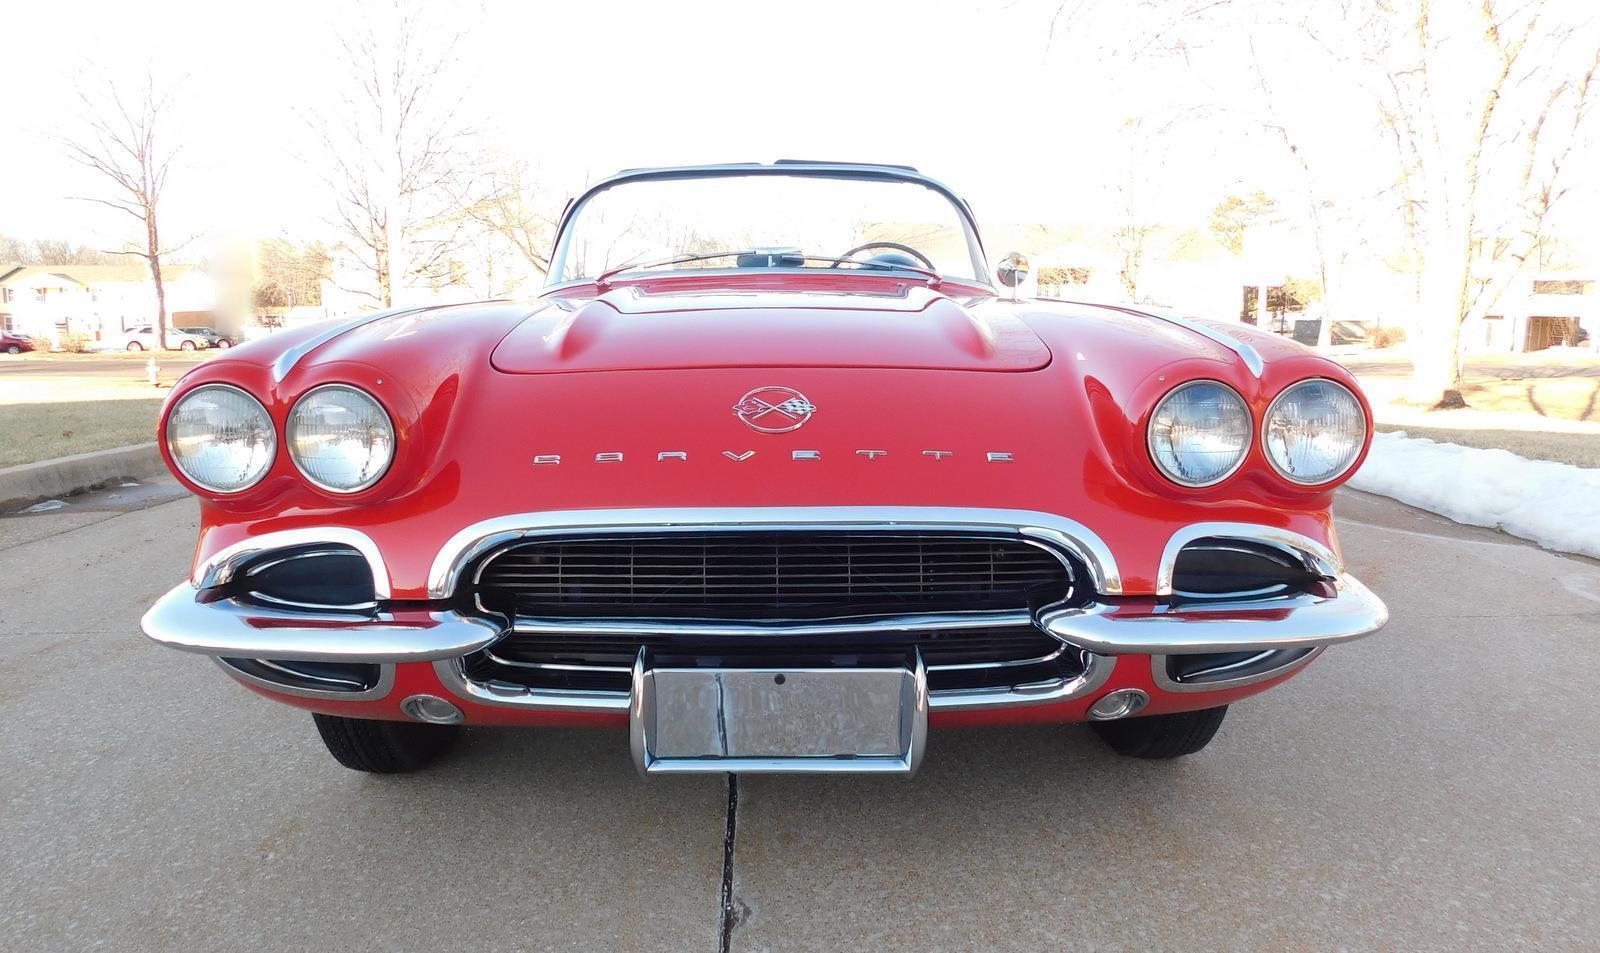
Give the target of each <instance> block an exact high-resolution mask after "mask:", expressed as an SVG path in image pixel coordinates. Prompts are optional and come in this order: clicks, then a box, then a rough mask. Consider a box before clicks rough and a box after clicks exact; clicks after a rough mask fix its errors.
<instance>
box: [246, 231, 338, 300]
mask: <svg viewBox="0 0 1600 953" xmlns="http://www.w3.org/2000/svg"><path fill="white" fill-rule="evenodd" d="M254 265H255V267H254V271H255V275H254V281H253V282H252V283H251V286H250V297H251V299H252V303H253V304H254V305H255V306H256V307H261V308H293V307H296V306H298V305H316V304H321V303H322V286H321V283H322V279H323V278H326V277H327V276H328V272H329V268H328V265H329V256H328V253H327V251H326V250H325V249H324V248H323V247H322V245H321V244H320V243H315V242H314V243H312V244H310V245H305V246H297V245H295V244H293V243H291V242H287V241H284V240H282V239H271V240H268V241H263V242H258V243H257V244H256V248H255V262H254Z"/></svg>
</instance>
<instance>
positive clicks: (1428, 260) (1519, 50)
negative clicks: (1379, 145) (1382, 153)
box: [1380, 0, 1600, 406]
mask: <svg viewBox="0 0 1600 953" xmlns="http://www.w3.org/2000/svg"><path fill="white" fill-rule="evenodd" d="M1464 7H1465V9H1463V8H1464ZM1385 12H1388V13H1389V16H1390V17H1393V18H1396V19H1398V18H1399V17H1400V15H1401V13H1402V11H1385ZM1403 12H1404V13H1405V14H1406V16H1405V19H1403V20H1400V21H1399V23H1397V24H1396V23H1393V21H1390V22H1385V23H1381V26H1387V27H1392V29H1390V30H1386V31H1384V33H1386V34H1387V35H1388V36H1389V37H1391V38H1392V39H1393V40H1394V41H1395V43H1394V49H1395V50H1396V51H1397V53H1398V55H1399V59H1398V60H1397V61H1396V60H1392V59H1391V60H1390V61H1388V62H1386V63H1385V64H1384V69H1385V79H1386V80H1387V83H1388V93H1389V95H1388V96H1387V97H1384V98H1383V99H1382V100H1381V101H1380V103H1381V109H1382V113H1381V115H1382V119H1383V124H1384V127H1385V128H1386V130H1387V131H1388V132H1389V133H1390V135H1391V136H1392V139H1393V142H1394V144H1395V146H1396V151H1397V153H1398V156H1399V157H1400V165H1399V167H1400V178H1399V181H1400V186H1401V190H1402V194H1403V199H1404V202H1405V206H1404V207H1405V210H1406V222H1407V225H1408V226H1409V228H1410V230H1411V232H1412V234H1413V239H1414V242H1413V244H1414V247H1415V249H1416V251H1417V254H1418V256H1419V257H1418V293H1419V294H1418V297H1419V303H1420V305H1421V312H1422V322H1423V323H1422V326H1421V328H1420V329H1419V330H1420V331H1421V334H1420V338H1421V340H1420V341H1419V345H1420V347H1419V350H1418V351H1417V354H1416V373H1415V378H1414V380H1413V398H1414V399H1417V400H1419V401H1422V402H1426V403H1429V404H1436V405H1442V406H1452V405H1459V404H1460V403H1462V399H1461V393H1460V390H1459V387H1460V381H1461V356H1460V341H1461V326H1462V324H1463V323H1464V322H1465V321H1466V320H1467V319H1468V318H1469V317H1470V316H1472V315H1474V314H1476V313H1481V311H1482V310H1483V309H1485V308H1487V307H1489V306H1492V304H1493V303H1494V301H1495V299H1496V298H1498V296H1499V295H1500V293H1501V292H1502V291H1503V289H1504V287H1505V284H1506V283H1507V282H1508V281H1509V280H1510V279H1511V278H1512V277H1513V276H1515V274H1516V273H1517V272H1519V271H1520V270H1521V269H1522V268H1523V267H1524V265H1525V264H1526V263H1527V262H1528V261H1529V260H1530V258H1532V257H1534V256H1535V255H1536V253H1537V251H1538V249H1539V246H1540V244H1541V241H1542V239H1543V238H1544V237H1545V235H1546V232H1547V223H1548V219H1549V216H1550V213H1551V212H1552V210H1553V209H1554V207H1555V205H1556V204H1557V202H1559V200H1560V198H1561V197H1562V196H1563V195H1564V194H1565V192H1566V189H1567V184H1566V180H1567V178H1568V177H1569V175H1570V169H1569V163H1568V159H1569V158H1570V155H1571V152H1572V150H1573V148H1574V146H1575V145H1576V143H1577V142H1578V139H1579V135H1578V134H1579V130H1580V127H1581V126H1582V124H1583V122H1584V120H1585V118H1586V117H1587V114H1588V112H1589V109H1590V107H1591V105H1592V104H1591V90H1592V89H1593V87H1594V80H1595V77H1596V72H1597V71H1600V35H1597V34H1596V31H1595V29H1594V20H1593V19H1592V18H1591V19H1590V20H1589V21H1588V22H1587V23H1583V22H1571V21H1563V20H1562V18H1561V17H1562V14H1563V13H1565V12H1568V10H1567V9H1565V8H1562V7H1561V6H1560V5H1556V4H1549V3H1547V2H1545V0H1521V2H1518V3H1510V2H1495V0H1482V2H1481V4H1476V5H1471V6H1468V4H1467V2H1466V0H1446V2H1434V0H1414V4H1413V5H1412V7H1411V8H1410V9H1408V10H1405V11H1403ZM1574 50H1578V51H1583V52H1584V53H1586V54H1589V55H1587V56H1586V57H1585V58H1583V59H1577V58H1575V57H1574V56H1573V55H1572V54H1573V52H1574ZM1590 51H1592V53H1591V52H1590ZM1463 106H1465V107H1466V108H1465V109H1463Z"/></svg>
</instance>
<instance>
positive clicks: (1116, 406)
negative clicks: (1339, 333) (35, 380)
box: [143, 162, 1387, 775]
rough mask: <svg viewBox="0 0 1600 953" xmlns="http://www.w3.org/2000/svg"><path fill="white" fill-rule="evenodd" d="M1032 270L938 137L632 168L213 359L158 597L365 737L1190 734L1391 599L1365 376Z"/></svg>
mask: <svg viewBox="0 0 1600 953" xmlns="http://www.w3.org/2000/svg"><path fill="white" fill-rule="evenodd" d="M897 223H903V224H897ZM657 227H659V228H657ZM691 242H692V244H690V243H691ZM1026 271H1027V263H1026V260H1025V259H1023V258H1022V257H1021V256H1018V255H1010V256H1007V257H1006V258H1005V259H1004V260H1003V261H1002V262H1001V263H1000V265H999V267H998V269H997V270H995V271H991V270H990V266H989V264H988V263H987V261H986V259H985V254H984V249H983V246H982V244H981V243H980V242H979V239H978V231H977V226H976V223H975V222H974V220H973V217H972V213H971V211H970V209H969V208H968V206H967V204H966V203H965V202H963V201H962V200H961V199H959V198H958V197H957V196H956V195H955V194H954V193H953V192H951V191H950V190H949V189H948V188H947V187H946V186H944V185H941V184H940V183H938V182H936V181H934V180H932V179H929V178H927V177H925V176H923V175H921V174H919V173H918V172H916V171H914V170H911V169H908V168H903V167H894V166H874V165H853V164H832V163H794V162H782V163H776V164H773V165H728V166H707V167H692V168H679V169H660V170H643V171H630V172H625V173H622V174H620V175H617V176H614V177H612V178H609V179H605V180H603V181H601V182H599V183H597V184H595V185H593V186H591V187H590V188H589V189H588V190H587V191H586V192H584V193H583V194H582V195H581V196H579V197H578V198H577V199H576V200H575V201H574V202H573V203H572V204H571V205H569V206H568V208H567V211H566V212H565V213H564V214H563V216H562V217H561V219H560V221H559V223H558V226H557V231H556V239H555V244H554V248H553V258H552V265H551V268H550V283H549V284H548V285H547V286H546V288H545V289H544V291H543V293H542V294H541V295H540V296H539V297H538V298H536V299H534V300H533V301H531V302H523V303H516V302H485V303H482V304H475V305H451V306H437V307H428V308H418V307H411V308H402V309H399V310H391V311H384V312H380V313H377V314H372V315H368V316H365V317H361V318H358V319H355V320H352V321H349V322H347V323H342V324H338V325H334V326H331V327H329V326H326V325H320V326H312V327H306V328H301V329H295V330H286V331H283V332H281V333H279V334H277V335H274V336H273V337H272V338H270V339H267V340H264V341H261V342H258V343H257V344H256V345H255V346H253V347H252V348H251V349H250V351H249V352H248V353H244V352H241V356H239V357H238V358H235V359H231V360H228V361H218V362H214V363H212V364H208V365H202V366H201V367H199V368H196V369H195V370H193V371H191V372H190V373H189V374H188V375H186V376H185V377H184V378H183V380H182V381H181V382H180V383H179V384H178V385H177V386H176V388H175V389H174V391H173V395H172V397H171V399H170V400H169V402H168V404H167V407H166V409H165V411H164V413H163V417H162V420H161V423H160V445H161V447H162V451H163V453H164V454H165V456H166V459H167V462H168V464H169V465H170V467H171V468H172V470H173V472H174V473H176V474H177V476H178V478H179V479H180V480H181V481H182V482H183V483H184V484H185V485H186V486H187V487H188V488H189V489H190V490H192V491H193V492H194V493H196V494H198V495H199V496H200V497H202V499H203V500H204V501H205V502H204V504H203V505H202V506H201V508H200V517H201V527H200V542H199V546H198V550H197V552H196V554H195V558H194V562H193V564H192V566H191V567H190V573H189V577H188V578H187V579H186V580H185V581H184V582H182V583H180V584H179V585H178V586H177V587H176V588H174V589H173V590H172V591H170V592H169V593H168V594H166V595H165V596H164V597H162V598H161V599H160V601H159V602H157V603H156V604H155V605H154V606H153V607H152V608H151V609H150V611H149V612H148V613H147V614H146V615H145V617H144V620H143V627H144V631H145V632H146V633H147V634H148V635H149V636H150V637H151V638H153V639H155V640H156V641H158V642H161V643H164V644H166V645H169V646H172V647H175V648H179V649H183V650H186V651H191V652H198V653H201V654H204V655H209V656H212V657H213V658H215V659H216V660H217V661H218V662H219V663H220V664H221V666H222V668H223V670H224V671H225V672H227V673H228V674H229V675H231V676H232V677H233V678H235V679H236V680H238V681H239V682H242V683H243V684H244V685H246V686H247V687H249V688H250V689H251V690H253V691H255V692H257V693H258V694H261V695H264V696H266V697H268V698H272V699H275V700H277V701H280V702H284V703H286V704H289V705H294V706H298V707H300V708H303V709H308V710H309V711H311V712H312V713H313V718H314V722H315V725H316V727H317V730H318V732H319V733H320V735H321V738H322V740H323V742H324V743H325V744H326V746H327V748H328V750H329V752H331V754H332V755H333V757H334V758H336V759H337V760H338V761H339V762H340V763H342V764H344V765H346V766H347V767H350V768H355V769H359V770H363V771H378V772H388V771H403V770H409V769H413V768H417V767H419V766H421V765H423V764H426V763H428V762H429V761H431V760H432V759H433V758H435V757H436V756H437V755H438V754H439V753H440V752H441V751H443V750H444V749H445V748H446V747H447V746H448V745H450V744H451V743H452V742H454V741H455V740H456V739H457V738H458V736H459V734H460V730H461V726H463V725H523V726H541V725H570V724H587V725H600V726H615V727H617V728H626V729H627V730H628V731H629V737H630V741H631V749H632V756H633V760H634V762H635V765H636V766H637V768H638V770H639V771H640V772H642V773H644V774H649V775H653V774H658V773H672V772H687V773H698V772H708V771H709V772H725V771H739V772H871V773H888V774H909V773H911V772H913V771H915V770H916V768H917V766H918V764H919V762H920V760H921V759H922V757H923V753H924V751H925V750H926V749H927V748H929V747H931V746H932V742H931V741H930V740H929V737H930V735H929V731H928V729H929V728H937V727H944V726H957V725H986V726H999V725H1005V724H1020V723H1029V722H1083V721H1087V722H1089V723H1090V724H1092V725H1093V726H1094V727H1095V728H1096V729H1098V731H1099V732H1100V734H1101V735H1102V736H1103V737H1104V738H1105V740H1106V741H1107V742H1109V744H1110V745H1111V747H1112V748H1113V749H1115V750H1116V751H1118V752H1120V753H1122V754H1124V755H1131V756H1135V757H1141V758H1173V757H1177V756H1180V755H1186V754H1190V753H1192V752H1195V751H1198V750H1199V749H1201V748H1203V747H1204V746H1205V745H1206V744H1207V743H1208V742H1209V741H1210V740H1211V739H1212V736H1213V735H1214V734H1215V733H1216V731H1217V727H1218V725H1219V724H1220V723H1221V722H1222V719H1223V715H1224V713H1225V712H1226V711H1227V709H1228V706H1229V705H1231V704H1233V703H1235V702H1238V701H1240V700H1242V699H1245V698H1247V697H1249V696H1251V695H1254V694H1256V693H1258V692H1261V691H1264V690H1266V689H1268V688H1272V687H1274V686H1276V685H1278V684H1281V683H1282V682H1284V681H1285V680H1286V679H1288V678H1290V677H1291V676H1292V675H1294V674H1295V673H1297V672H1299V671H1301V670H1303V669H1304V668H1305V666H1306V665H1307V664H1308V663H1309V662H1311V661H1312V660H1313V659H1315V658H1316V657H1317V656H1319V655H1320V654H1321V653H1322V652H1323V651H1324V650H1325V649H1326V648H1328V647H1329V646H1331V645H1334V644H1337V643H1340V642H1344V641H1347V640H1350V639H1354V638H1358V637H1360V636H1364V635H1367V634H1369V633H1371V632H1374V631H1376V630H1377V629H1378V628H1379V627H1381V626H1382V625H1383V624H1384V622H1385V621H1386V619H1387V611H1386V610H1385V608H1384V606H1383V603H1382V602H1380V601H1379V600H1378V599H1377V597H1375V596H1374V595H1373V594H1372V593H1371V592H1370V591H1368V590H1367V588H1366V587H1365V586H1363V585H1362V584H1361V583H1360V582H1358V581H1357V580H1356V579H1355V578H1353V577H1352V576H1351V575H1350V574H1349V573H1347V572H1346V571H1345V568H1344V564H1343V562H1342V560H1341V557H1340V554H1339V549H1338V543H1337V540H1336V538H1335V535H1334V530H1333V520H1332V518H1331V516H1330V513H1329V506H1330V504H1331V503H1332V500H1333V492H1334V489H1335V488H1336V487H1338V486H1339V485H1340V484H1341V483H1343V482H1344V481H1345V480H1346V479H1347V478H1348V477H1349V475H1350V474H1351V473H1352V472H1354V471H1355V469H1356V468H1357V467H1358V466H1359V465H1360V463H1361V461H1362V459H1363V457H1364V456H1365V454H1366V452H1367V447H1368V444H1369V441H1370V439H1371V423H1370V420H1371V413H1370V410H1369V408H1368V405H1367V402H1366V400H1365V399H1364V398H1363V397H1362V394H1361V390H1360V387H1359V386H1358V385H1357V383H1356V381H1355V380H1354V378H1352V377H1351V376H1350V374H1348V373H1347V372H1346V371H1345V370H1344V369H1343V368H1342V367H1340V366H1339V365H1338V364H1336V363H1334V362H1332V361H1329V360H1327V359H1325V358H1323V357H1321V356H1319V355H1317V354H1315V353H1313V352H1311V351H1309V350H1307V349H1305V348H1303V347H1301V346H1299V345H1297V344H1295V343H1293V342H1292V341H1288V340H1285V339H1284V338H1282V337H1280V336H1278V335H1274V334H1271V333H1268V332H1264V331H1258V330H1256V329H1252V328H1246V327H1242V326H1240V325H1238V324H1236V323H1234V322H1217V323H1210V322H1204V321H1198V320H1193V319H1185V318H1179V317H1172V316H1166V315H1163V314H1160V313H1155V312H1150V311H1144V310H1139V309H1136V308H1133V307H1105V306H1092V305H1084V304H1074V303H1069V302H1059V301H1050V302H1045V301H1033V300H1017V299H1016V298H1015V297H1014V296H1015V295H1016V289H1017V286H1018V285H1019V284H1020V283H1021V282H1022V280H1023V278H1024V276H1025V275H1026Z"/></svg>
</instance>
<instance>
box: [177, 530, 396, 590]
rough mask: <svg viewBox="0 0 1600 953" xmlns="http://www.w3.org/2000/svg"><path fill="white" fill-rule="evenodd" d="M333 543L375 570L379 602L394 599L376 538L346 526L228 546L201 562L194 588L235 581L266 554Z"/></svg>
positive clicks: (285, 533)
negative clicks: (243, 569) (246, 565)
mask: <svg viewBox="0 0 1600 953" xmlns="http://www.w3.org/2000/svg"><path fill="white" fill-rule="evenodd" d="M319 543H329V544H337V545H344V546H349V547H350V548H351V549H354V550H355V551H356V552H358V553H360V554H361V557H362V558H363V559H365V560H366V561H367V566H368V567H370V568H371V570H372V589H373V593H374V594H375V595H376V596H377V598H378V599H380V600H382V599H388V598H390V595H391V591H390V588H389V568H388V566H386V565H384V562H383V554H382V553H381V552H379V551H378V544H377V543H374V542H373V541H372V537H370V536H368V535H367V534H366V533H363V532H361V531H360V530H354V529H347V528H345V527H343V526H308V527H305V528H303V529H285V530H278V531H277V532H273V533H262V534H261V535H260V536H252V537H250V538H249V539H244V540H240V541H239V542H237V543H234V544H232V545H230V546H224V547H223V548H222V549H219V550H217V551H216V552H214V553H212V554H211V555H210V556H207V557H206V558H205V559H203V560H201V561H200V562H199V563H197V564H196V565H195V567H194V572H193V573H192V574H191V575H190V577H189V579H190V584H191V585H193V586H194V587H195V588H197V589H215V588H216V587H218V586H225V585H227V584H228V583H229V582H232V581H233V578H234V576H235V575H236V574H237V573H238V571H239V567H240V566H242V565H243V564H244V563H246V562H248V561H249V560H251V559H254V558H255V557H257V556H260V555H261V554H262V553H265V552H268V551H270V550H274V549H286V548H289V547H293V546H315V545H317V544H319Z"/></svg>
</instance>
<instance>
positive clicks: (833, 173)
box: [544, 159, 993, 294]
mask: <svg viewBox="0 0 1600 953" xmlns="http://www.w3.org/2000/svg"><path fill="white" fill-rule="evenodd" d="M740 175H787V176H800V177H804V176H807V175H810V176H813V177H817V178H835V179H867V180H871V179H879V180H887V181H900V182H913V183H916V184H917V185H921V186H923V187H925V188H928V189H931V190H933V191H934V192H937V193H939V194H940V195H942V196H944V197H945V198H946V199H948V200H949V201H950V204H952V205H954V206H955V208H956V211H957V212H958V213H960V215H961V217H962V219H963V221H962V225H963V227H964V231H965V232H966V237H967V238H969V239H970V245H969V247H968V257H969V258H970V259H971V262H970V263H971V265H972V267H973V272H974V273H975V274H976V275H977V276H978V277H977V278H976V279H971V278H951V279H950V280H951V281H957V282H961V283H963V284H966V283H981V285H982V286H983V287H986V288H988V289H989V290H990V291H991V292H992V291H993V284H992V282H991V281H990V278H989V276H990V275H991V274H992V272H991V271H990V269H989V261H988V253H987V252H986V251H985V250H984V247H983V235H982V233H981V232H979V231H978V221H977V218H976V217H975V216H974V215H973V214H972V206H970V205H968V204H967V201H966V199H963V198H962V197H961V196H959V195H957V194H956V193H955V191H954V190H952V189H951V188H950V187H949V186H948V185H945V184H944V183H943V182H940V181H938V180H937V179H933V178H929V177H928V176H926V175H923V174H922V173H921V172H918V171H917V170H915V169H912V168H910V167H908V166H892V165H872V164H869V163H858V162H797V161H792V160H783V159H780V160H778V161H777V162H774V163H772V164H770V165H767V164H764V163H760V162H733V163H722V164H712V165H692V166H670V167H662V168H655V169H625V170H623V171H621V172H618V173H616V174H615V175H611V176H607V177H606V178H604V179H601V180H600V181H598V182H595V183H594V184H592V185H590V186H589V187H587V188H586V189H584V190H583V191H582V192H581V193H579V194H578V196H577V197H576V198H574V199H572V200H571V201H569V202H568V203H567V206H566V208H564V209H562V211H561V217H560V218H559V219H557V221H556V235H555V240H554V241H553V242H552V243H551V252H550V269H549V272H548V276H549V278H550V279H551V280H552V281H553V279H554V277H555V276H556V275H559V274H561V273H562V272H563V271H565V270H566V258H567V241H566V239H567V227H568V226H569V225H570V224H571V223H572V220H573V219H574V218H576V217H577V214H578V212H580V211H581V210H582V209H583V206H584V205H586V204H587V203H588V202H589V200H590V199H592V198H594V197H595V196H596V195H598V194H600V193H601V192H604V191H605V190H607V189H609V188H611V187H612V186H615V185H620V184H622V183H624V182H629V181H635V180H640V179H701V178H727V177H733V176H740ZM812 270H813V272H814V271H816V270H817V269H812ZM885 274H890V272H887V271H886V272H885ZM593 280H594V276H592V275H591V276H585V277H583V278H578V279H569V280H567V281H563V282H558V283H548V284H546V285H545V288H544V293H546V294H548V293H549V292H551V291H553V290H555V289H557V288H561V287H566V286H567V285H571V284H577V283H584V282H592V281H593Z"/></svg>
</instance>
